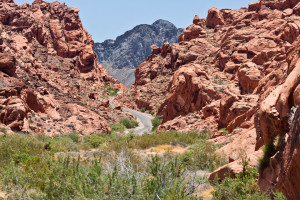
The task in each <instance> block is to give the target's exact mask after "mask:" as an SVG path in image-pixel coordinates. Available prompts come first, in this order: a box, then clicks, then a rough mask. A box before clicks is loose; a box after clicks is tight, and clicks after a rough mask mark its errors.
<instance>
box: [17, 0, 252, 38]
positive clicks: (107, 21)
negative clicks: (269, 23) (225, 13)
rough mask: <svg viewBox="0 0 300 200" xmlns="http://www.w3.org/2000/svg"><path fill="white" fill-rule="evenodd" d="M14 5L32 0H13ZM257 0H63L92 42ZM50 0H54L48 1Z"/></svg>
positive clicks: (189, 20)
mask: <svg viewBox="0 0 300 200" xmlns="http://www.w3.org/2000/svg"><path fill="white" fill-rule="evenodd" d="M14 1H15V3H17V4H23V3H26V2H28V3H30V4H31V3H32V2H33V0H14ZM254 1H256V0H151V1H145V0H62V1H60V2H61V3H63V2H65V3H66V5H68V6H69V7H77V8H79V9H80V12H79V15H80V18H81V20H82V23H83V26H84V27H85V28H86V29H87V31H88V32H89V33H90V34H91V35H92V37H93V39H94V41H95V42H103V41H104V40H106V39H116V37H117V36H119V35H121V34H123V33H124V32H126V31H128V30H130V29H132V28H134V27H135V26H136V25H139V24H152V23H153V22H155V21H156V20H157V19H164V20H168V21H170V22H172V23H173V24H175V26H176V27H178V28H186V27H187V26H189V25H190V24H192V21H193V18H194V16H195V15H199V17H200V18H206V16H207V11H208V9H209V8H210V7H213V6H215V7H217V8H219V9H221V8H230V9H239V8H240V7H247V6H248V4H249V3H250V2H254ZM49 2H53V1H51V0H49Z"/></svg>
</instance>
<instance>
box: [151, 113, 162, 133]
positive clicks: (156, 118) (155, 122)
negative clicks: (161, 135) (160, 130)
mask: <svg viewBox="0 0 300 200" xmlns="http://www.w3.org/2000/svg"><path fill="white" fill-rule="evenodd" d="M151 122H152V131H155V130H156V129H157V127H158V126H159V125H160V123H161V121H160V116H157V115H156V116H154V119H151Z"/></svg>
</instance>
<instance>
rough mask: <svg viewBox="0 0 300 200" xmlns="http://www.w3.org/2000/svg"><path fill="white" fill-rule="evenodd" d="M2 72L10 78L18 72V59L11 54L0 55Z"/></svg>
mask: <svg viewBox="0 0 300 200" xmlns="http://www.w3.org/2000/svg"><path fill="white" fill-rule="evenodd" d="M0 70H1V71H2V72H4V73H6V74H8V75H10V76H14V75H15V72H16V59H15V57H14V56H13V55H12V54H10V53H0Z"/></svg>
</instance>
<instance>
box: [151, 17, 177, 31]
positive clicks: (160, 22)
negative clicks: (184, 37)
mask: <svg viewBox="0 0 300 200" xmlns="http://www.w3.org/2000/svg"><path fill="white" fill-rule="evenodd" d="M152 26H158V27H161V28H164V29H177V28H176V26H175V25H174V24H172V23H171V22H169V21H167V20H163V19H159V20H156V21H155V22H154V23H153V24H152Z"/></svg>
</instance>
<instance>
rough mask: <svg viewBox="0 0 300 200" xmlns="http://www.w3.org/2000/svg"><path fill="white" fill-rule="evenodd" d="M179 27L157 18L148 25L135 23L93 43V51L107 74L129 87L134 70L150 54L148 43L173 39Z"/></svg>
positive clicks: (149, 44) (179, 31)
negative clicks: (113, 37) (110, 38)
mask: <svg viewBox="0 0 300 200" xmlns="http://www.w3.org/2000/svg"><path fill="white" fill-rule="evenodd" d="M182 31H183V29H177V28H176V27H175V26H174V25H173V24H172V23H170V22H168V21H165V20H157V21H156V22H154V23H153V24H152V25H147V24H142V25H138V26H136V27H135V28H133V29H132V30H130V31H127V32H126V33H124V34H123V35H121V36H119V37H117V39H116V40H106V41H104V42H103V43H95V46H94V51H95V52H96V53H97V56H98V62H99V63H100V64H102V65H103V66H104V67H105V68H106V70H107V72H108V74H109V75H111V76H113V77H114V78H116V79H118V80H119V81H121V82H122V83H123V84H125V85H126V86H127V87H128V88H129V87H130V86H131V85H132V84H133V83H134V81H135V79H134V70H135V69H136V67H137V66H138V65H139V64H141V63H142V62H143V60H144V59H145V58H146V57H147V56H149V55H150V54H151V52H152V47H151V46H152V45H153V44H155V45H157V46H159V47H161V46H162V45H163V43H165V42H169V43H171V44H172V43H175V42H177V38H178V36H179V35H180V34H181V33H182Z"/></svg>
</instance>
